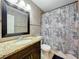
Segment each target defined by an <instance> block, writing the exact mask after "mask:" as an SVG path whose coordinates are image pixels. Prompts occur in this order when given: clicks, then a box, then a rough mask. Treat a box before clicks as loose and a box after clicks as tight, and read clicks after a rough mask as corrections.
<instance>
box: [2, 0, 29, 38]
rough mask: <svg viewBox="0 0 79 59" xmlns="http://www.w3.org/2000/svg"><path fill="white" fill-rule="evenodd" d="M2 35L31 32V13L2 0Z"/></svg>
mask: <svg viewBox="0 0 79 59" xmlns="http://www.w3.org/2000/svg"><path fill="white" fill-rule="evenodd" d="M1 3H2V4H1V5H2V8H1V9H2V37H9V36H17V35H24V34H30V14H29V12H27V11H25V10H24V9H22V8H19V7H17V6H16V5H14V4H11V3H9V2H8V1H6V0H2V2H1Z"/></svg>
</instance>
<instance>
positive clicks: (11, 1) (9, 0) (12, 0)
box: [7, 0, 18, 4]
mask: <svg viewBox="0 0 79 59" xmlns="http://www.w3.org/2000/svg"><path fill="white" fill-rule="evenodd" d="M7 1H8V2H10V3H12V4H16V3H17V2H18V0H7Z"/></svg>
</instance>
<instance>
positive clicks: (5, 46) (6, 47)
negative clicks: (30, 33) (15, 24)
mask: <svg viewBox="0 0 79 59" xmlns="http://www.w3.org/2000/svg"><path fill="white" fill-rule="evenodd" d="M24 40H25V41H27V40H31V41H30V42H28V43H27V44H26V43H24V42H22V41H21V40H20V41H17V40H12V41H7V42H3V43H0V59H4V58H5V57H7V56H9V55H12V54H14V53H16V52H18V51H20V50H22V49H23V48H25V47H28V46H30V45H32V44H34V43H36V42H38V41H40V40H41V37H40V36H38V37H27V38H24ZM18 42H22V43H23V44H17V43H18Z"/></svg>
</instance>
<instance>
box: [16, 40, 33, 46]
mask: <svg viewBox="0 0 79 59" xmlns="http://www.w3.org/2000/svg"><path fill="white" fill-rule="evenodd" d="M31 41H32V40H20V41H17V42H16V44H18V45H22V44H27V43H30V42H31Z"/></svg>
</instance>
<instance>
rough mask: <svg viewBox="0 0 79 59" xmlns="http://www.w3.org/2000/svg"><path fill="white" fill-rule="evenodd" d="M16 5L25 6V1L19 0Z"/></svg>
mask: <svg viewBox="0 0 79 59" xmlns="http://www.w3.org/2000/svg"><path fill="white" fill-rule="evenodd" d="M17 6H18V7H20V8H24V7H25V2H24V0H20V2H19V3H18V4H17Z"/></svg>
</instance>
